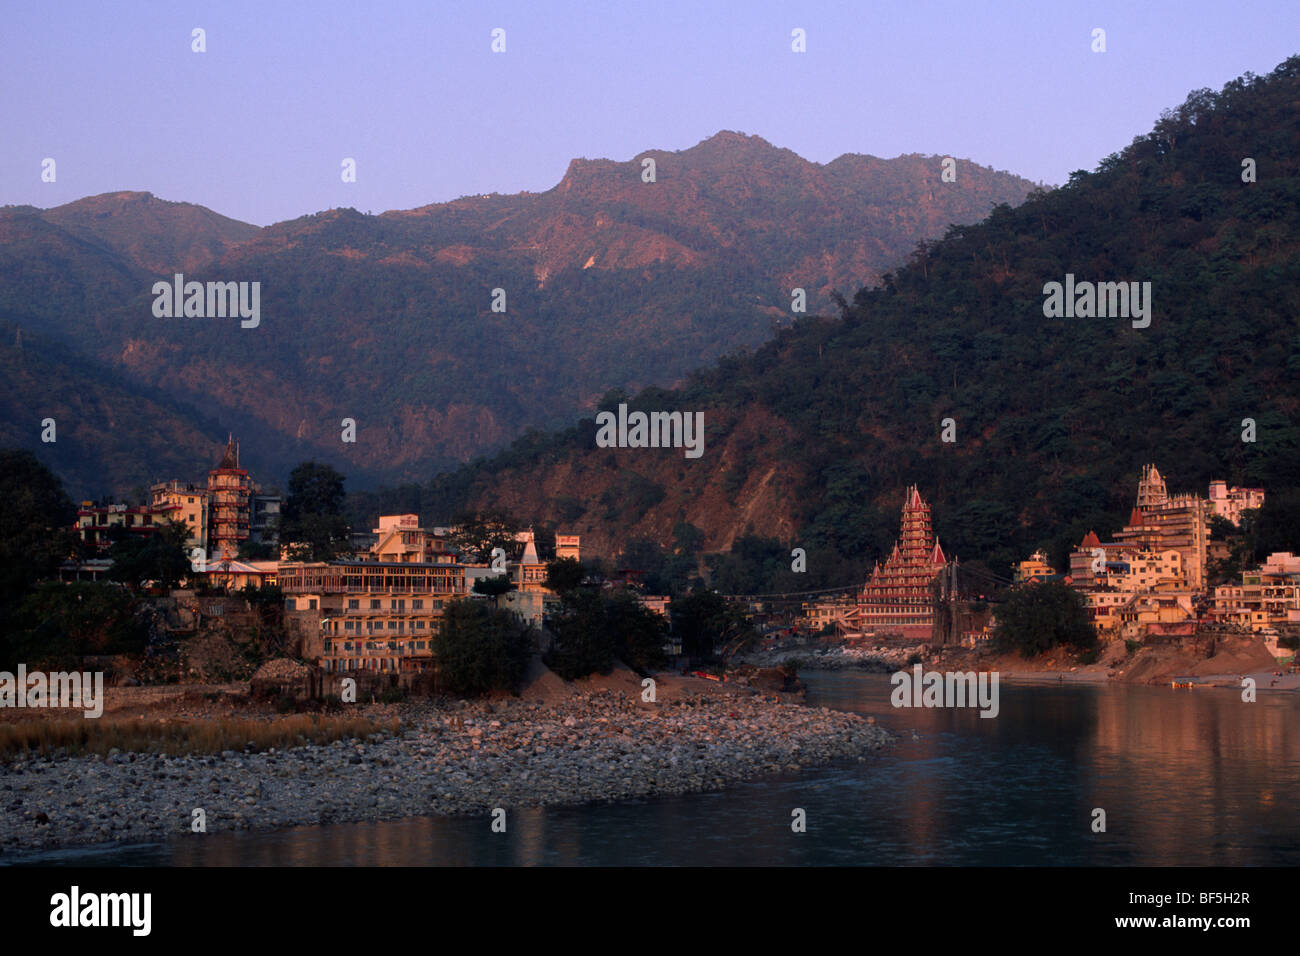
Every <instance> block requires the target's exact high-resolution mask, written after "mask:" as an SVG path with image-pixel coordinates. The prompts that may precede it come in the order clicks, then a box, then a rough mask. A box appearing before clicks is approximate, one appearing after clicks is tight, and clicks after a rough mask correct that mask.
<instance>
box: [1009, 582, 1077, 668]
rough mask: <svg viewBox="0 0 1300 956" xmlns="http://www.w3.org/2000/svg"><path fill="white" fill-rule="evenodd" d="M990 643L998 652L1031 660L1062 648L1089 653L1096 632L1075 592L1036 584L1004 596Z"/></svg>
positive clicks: (1062, 586) (1060, 585)
mask: <svg viewBox="0 0 1300 956" xmlns="http://www.w3.org/2000/svg"><path fill="white" fill-rule="evenodd" d="M993 640H994V646H995V648H996V649H997V650H999V651H1002V652H1007V651H1019V652H1020V654H1021V655H1022V656H1024V657H1034V656H1035V655H1037V654H1041V653H1043V652H1044V651H1047V650H1051V649H1052V648H1054V647H1059V646H1062V645H1064V646H1067V647H1072V648H1074V649H1075V650H1076V651H1087V650H1090V649H1092V648H1093V647H1095V646H1096V644H1097V631H1096V629H1095V628H1094V627H1093V624H1092V620H1091V619H1090V618H1089V617H1088V607H1087V605H1086V604H1085V603H1084V600H1083V596H1082V595H1081V594H1080V593H1079V592H1078V591H1076V590H1074V589H1073V588H1071V587H1069V586H1068V585H1066V584H1063V583H1062V582H1060V581H1038V582H1035V583H1033V584H1028V585H1024V586H1022V587H1017V588H1012V589H1011V590H1010V591H1008V592H1007V596H1006V600H1005V601H1003V602H1002V604H1001V606H1000V607H999V608H998V626H997V630H996V632H995V633H994V635H993Z"/></svg>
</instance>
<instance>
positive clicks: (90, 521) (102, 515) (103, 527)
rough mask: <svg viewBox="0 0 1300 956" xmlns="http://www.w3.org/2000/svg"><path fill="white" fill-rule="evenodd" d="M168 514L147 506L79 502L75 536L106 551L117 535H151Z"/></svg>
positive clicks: (168, 516)
mask: <svg viewBox="0 0 1300 956" xmlns="http://www.w3.org/2000/svg"><path fill="white" fill-rule="evenodd" d="M170 517H171V515H170V513H169V512H168V511H167V510H166V509H161V508H155V507H153V506H151V505H125V504H96V503H95V502H93V501H83V502H81V507H79V508H78V509H77V535H78V536H79V537H80V538H81V540H82V542H83V543H85V544H87V545H89V546H91V547H93V548H95V549H97V550H99V551H107V550H108V548H109V546H110V545H111V544H112V543H113V541H114V540H115V539H117V538H120V537H123V536H132V535H144V534H153V533H154V532H155V531H157V530H158V529H159V528H160V527H162V526H164V525H166V524H167V522H168V520H169V519H170Z"/></svg>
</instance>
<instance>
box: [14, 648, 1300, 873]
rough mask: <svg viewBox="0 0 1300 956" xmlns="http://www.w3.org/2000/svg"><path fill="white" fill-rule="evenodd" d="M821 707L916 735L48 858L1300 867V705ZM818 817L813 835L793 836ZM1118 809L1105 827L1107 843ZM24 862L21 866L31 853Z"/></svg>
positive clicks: (843, 693) (1151, 690) (1189, 696)
mask: <svg viewBox="0 0 1300 956" xmlns="http://www.w3.org/2000/svg"><path fill="white" fill-rule="evenodd" d="M806 680H807V682H808V684H809V686H810V694H809V702H810V703H812V704H819V705H823V706H828V707H835V708H838V709H843V710H854V711H858V712H860V713H865V714H873V715H875V716H876V717H877V719H878V720H879V721H880V722H881V723H882V724H883V725H884V726H886V727H889V728H890V729H892V730H894V731H896V732H897V733H898V734H899V735H900V740H899V742H898V745H897V746H896V747H895V748H893V749H892V750H890V751H888V752H886V753H884V754H881V755H879V756H876V757H874V758H871V759H869V760H868V761H867V762H865V763H852V764H848V765H845V766H838V767H833V768H827V769H823V770H818V771H807V772H804V773H802V774H791V775H787V776H779V777H769V778H766V779H764V780H761V781H755V782H751V783H747V784H742V785H739V786H736V787H733V788H731V789H729V790H727V791H725V792H721V793H704V794H692V795H688V796H682V797H668V798H662V799H655V800H646V801H639V802H632V803H623V804H618V805H603V806H588V807H577V808H568V809H549V810H514V811H510V813H509V816H508V832H507V833H505V834H500V833H493V832H491V828H490V821H489V818H487V817H475V818H415V819H410V820H401V821H395V822H388V823H373V824H339V825H333V826H324V827H319V826H314V827H302V828H299V829H295V830H285V831H279V832H273V833H256V832H253V833H250V832H244V833H232V834H196V835H194V836H192V837H183V838H178V839H176V840H173V841H170V842H167V843H161V844H150V845H144V846H135V847H106V848H101V849H100V850H97V851H90V852H87V851H75V852H64V853H58V854H45V855H43V856H41V857H39V858H36V859H38V860H39V861H40V862H44V863H53V864H59V863H71V864H78V865H98V864H103V865H119V866H120V865H158V864H163V865H168V864H170V865H178V866H339V865H357V866H422V865H431V864H432V865H477V866H534V865H552V866H553V865H559V866H587V865H605V866H619V865H695V866H700V865H704V866H709V865H722V866H763V865H808V864H812V865H817V864H843V865H879V864H883V865H984V866H998V865H1084V866H1086V865H1105V866H1113V865H1139V866H1155V865H1171V864H1180V865H1193V866H1196V865H1252V864H1253V865H1296V864H1300V817H1298V816H1297V812H1296V811H1297V800H1296V795H1297V794H1298V793H1300V724H1297V718H1298V717H1300V695H1297V694H1294V693H1285V694H1261V695H1260V699H1259V701H1258V702H1256V703H1253V704H1245V703H1242V701H1241V698H1240V694H1239V693H1238V692H1236V691H1232V690H1227V689H1224V690H1218V689H1211V688H1200V689H1196V690H1182V691H1174V690H1171V689H1169V688H1164V687H1127V686H1074V685H1071V686H1051V685H1041V686H1040V685H1008V684H1005V683H1004V684H1003V685H1002V686H1001V688H1000V691H1001V710H1000V713H999V715H998V716H997V717H996V718H994V719H984V718H981V717H979V712H978V711H977V710H973V709H972V710H939V709H928V710H927V709H908V710H896V709H894V708H892V707H891V706H890V705H889V691H890V685H889V683H888V677H887V676H885V675H871V674H858V673H834V674H811V675H807V676H806ZM796 807H798V808H803V809H804V810H805V811H806V812H807V821H808V829H807V832H806V833H798V834H796V833H793V832H791V829H790V820H791V811H792V810H793V809H794V808H796ZM1095 808H1100V809H1103V810H1105V813H1106V832H1104V833H1094V832H1092V820H1093V811H1094V809H1095ZM13 862H18V861H13Z"/></svg>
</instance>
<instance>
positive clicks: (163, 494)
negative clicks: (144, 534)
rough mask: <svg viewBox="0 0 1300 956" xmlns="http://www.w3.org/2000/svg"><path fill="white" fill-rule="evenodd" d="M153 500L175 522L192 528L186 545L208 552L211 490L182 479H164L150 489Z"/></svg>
mask: <svg viewBox="0 0 1300 956" xmlns="http://www.w3.org/2000/svg"><path fill="white" fill-rule="evenodd" d="M149 497H150V501H151V502H152V504H153V507H154V508H155V509H157V510H165V511H166V512H167V513H168V515H169V516H170V518H171V520H172V521H178V522H181V523H183V524H184V525H185V526H186V527H187V528H189V529H190V537H189V540H188V541H187V542H186V546H187V547H190V548H201V549H202V550H203V553H204V554H207V551H208V489H207V488H203V487H200V486H198V485H192V484H186V483H185V482H181V481H175V480H172V481H164V482H159V483H158V484H156V485H151V486H150V488H149Z"/></svg>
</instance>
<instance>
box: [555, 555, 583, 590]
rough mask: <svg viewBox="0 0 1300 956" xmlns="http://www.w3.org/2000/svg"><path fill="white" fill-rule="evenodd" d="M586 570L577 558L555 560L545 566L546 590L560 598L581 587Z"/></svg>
mask: <svg viewBox="0 0 1300 956" xmlns="http://www.w3.org/2000/svg"><path fill="white" fill-rule="evenodd" d="M586 576H587V571H586V569H585V568H584V567H583V566H582V562H581V561H579V560H578V559H577V558H557V559H556V560H554V561H552V562H551V563H550V564H548V565H547V566H546V589H547V590H548V591H552V592H554V593H555V594H558V595H559V596H560V597H561V598H563V597H564V596H565V595H567V594H569V593H570V592H572V591H576V590H577V589H578V588H579V587H581V586H582V582H583V580H584V579H585V578H586Z"/></svg>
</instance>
